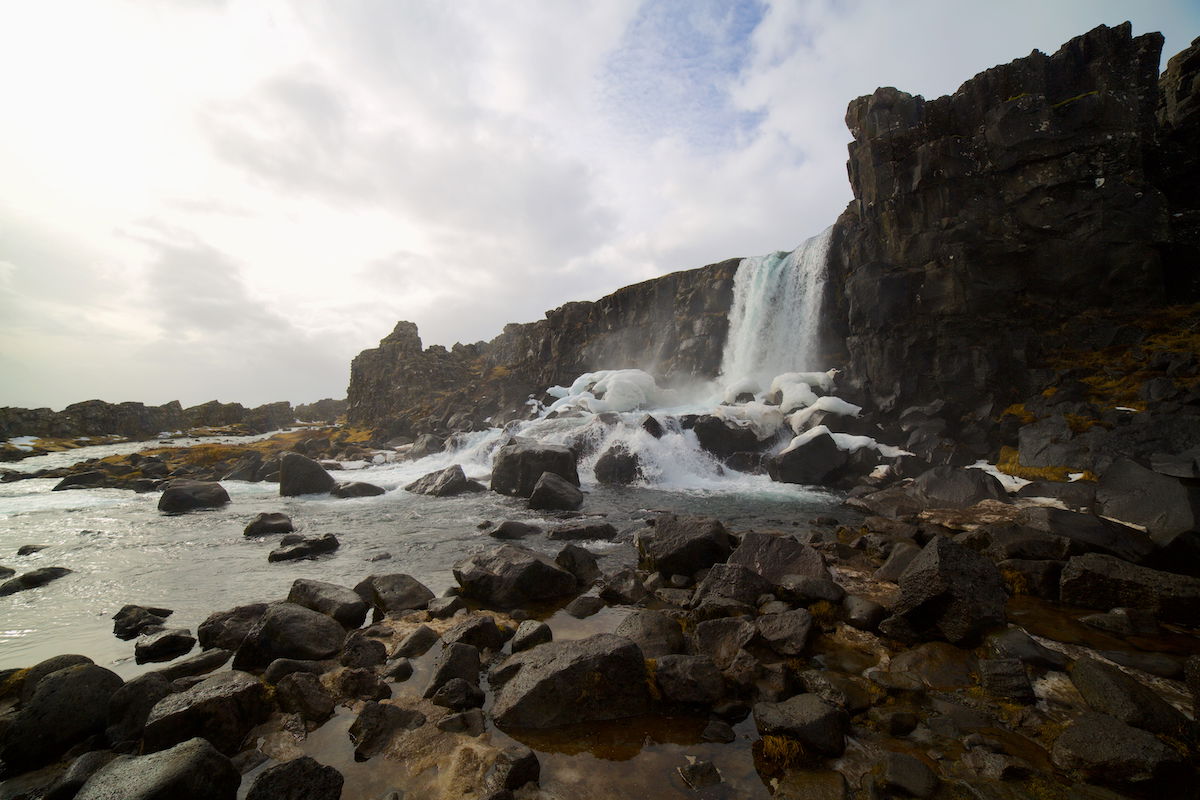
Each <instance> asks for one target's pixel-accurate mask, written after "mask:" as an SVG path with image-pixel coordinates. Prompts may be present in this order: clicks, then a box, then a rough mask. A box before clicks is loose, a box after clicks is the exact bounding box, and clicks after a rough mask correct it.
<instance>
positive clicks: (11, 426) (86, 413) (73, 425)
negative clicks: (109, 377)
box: [0, 400, 295, 439]
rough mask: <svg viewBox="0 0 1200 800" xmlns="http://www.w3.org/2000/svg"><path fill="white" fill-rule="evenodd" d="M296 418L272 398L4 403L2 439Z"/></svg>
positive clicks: (143, 434)
mask: <svg viewBox="0 0 1200 800" xmlns="http://www.w3.org/2000/svg"><path fill="white" fill-rule="evenodd" d="M294 421H295V414H294V413H293V412H292V406H291V404H290V403H287V402H279V403H268V404H267V405H262V406H258V407H257V408H250V409H247V408H245V407H244V406H242V405H241V404H240V403H219V402H217V401H216V400H212V401H209V402H207V403H202V404H201V405H198V406H192V407H190V408H183V407H182V406H181V405H180V404H179V401H178V400H172V401H171V402H169V403H164V404H163V405H161V406H147V405H143V404H142V403H106V402H104V401H103V400H85V401H83V402H82V403H72V404H71V405H69V406H67V407H66V408H64V409H63V410H62V411H52V410H50V409H49V408H11V407H5V408H0V439H8V438H11V437H13V436H40V437H53V438H75V437H79V436H110V435H114V434H115V435H118V436H126V437H129V438H130V439H150V438H153V437H155V436H157V435H158V434H159V433H161V432H163V431H176V430H186V429H190V428H201V427H223V426H226V425H241V426H243V427H245V428H246V429H248V430H250V431H253V432H255V433H265V432H267V431H273V430H276V429H278V428H282V427H284V426H286V425H290V424H291V423H292V422H294Z"/></svg>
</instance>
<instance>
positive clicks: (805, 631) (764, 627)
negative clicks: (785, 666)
mask: <svg viewBox="0 0 1200 800" xmlns="http://www.w3.org/2000/svg"><path fill="white" fill-rule="evenodd" d="M754 625H755V627H756V628H757V629H758V638H759V639H760V640H762V642H763V643H764V644H765V645H766V646H767V647H769V648H771V649H772V650H774V651H775V652H776V653H778V654H779V655H781V656H798V655H800V654H801V653H803V652H804V648H805V647H807V646H808V638H809V636H810V635H811V633H812V628H813V618H812V614H810V613H808V611H807V610H806V609H803V608H797V609H795V610H793V611H785V612H783V613H781V614H763V615H762V616H760V617H758V619H756V620H755V621H754Z"/></svg>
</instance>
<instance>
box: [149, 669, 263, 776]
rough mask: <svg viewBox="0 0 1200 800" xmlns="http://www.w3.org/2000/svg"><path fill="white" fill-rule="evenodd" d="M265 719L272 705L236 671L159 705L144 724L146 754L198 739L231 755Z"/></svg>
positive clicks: (254, 683) (250, 679) (256, 685)
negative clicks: (204, 740) (251, 730)
mask: <svg viewBox="0 0 1200 800" xmlns="http://www.w3.org/2000/svg"><path fill="white" fill-rule="evenodd" d="M270 713H271V701H270V700H269V699H268V696H267V687H266V686H264V685H263V684H262V682H261V681H259V680H258V679H257V678H255V677H254V676H253V675H250V674H248V673H245V672H240V671H237V670H233V671H230V672H222V673H220V674H219V675H214V676H212V677H211V678H206V679H205V680H203V681H201V682H200V683H198V684H196V685H195V686H193V687H192V688H190V689H187V690H186V691H182V692H179V693H177V694H170V695H167V696H166V697H164V698H163V699H161V700H159V701H158V702H157V703H156V704H155V705H154V708H152V709H151V710H150V715H149V716H148V717H147V718H146V728H145V732H144V737H143V738H144V741H145V748H146V750H147V751H151V752H152V751H155V750H165V749H167V748H168V747H172V746H174V745H176V744H179V743H180V742H185V741H187V740H188V739H192V738H194V737H199V738H202V739H207V740H208V741H209V742H210V743H211V744H212V746H213V747H215V748H217V749H218V750H220V751H221V752H222V753H225V754H226V755H232V754H234V753H237V752H238V750H240V749H241V745H242V740H243V739H245V738H246V734H247V733H249V732H250V729H251V728H253V727H254V726H255V725H258V724H259V723H261V722H263V721H265V720H266V718H267V716H268V715H269V714H270Z"/></svg>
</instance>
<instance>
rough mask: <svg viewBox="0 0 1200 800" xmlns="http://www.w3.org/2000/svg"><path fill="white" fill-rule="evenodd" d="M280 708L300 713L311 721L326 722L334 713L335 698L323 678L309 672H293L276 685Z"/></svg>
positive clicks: (276, 699)
mask: <svg viewBox="0 0 1200 800" xmlns="http://www.w3.org/2000/svg"><path fill="white" fill-rule="evenodd" d="M275 701H276V702H277V703H279V708H280V709H281V710H282V711H286V712H288V713H291V714H299V715H300V716H301V717H302V718H303V719H306V720H309V721H311V722H324V721H325V720H327V719H329V717H330V716H332V715H333V707H334V699H333V695H331V694H330V693H329V690H328V689H326V688H325V686H324V684H322V683H321V679H320V678H318V677H317V676H316V675H313V674H312V673H309V672H293V673H291V674H290V675H286V676H284V677H283V678H282V679H281V680H280V681H279V683H278V684H276V686H275Z"/></svg>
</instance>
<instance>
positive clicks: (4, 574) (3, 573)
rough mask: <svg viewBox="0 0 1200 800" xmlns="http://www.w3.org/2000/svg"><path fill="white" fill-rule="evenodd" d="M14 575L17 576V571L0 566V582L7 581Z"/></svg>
mask: <svg viewBox="0 0 1200 800" xmlns="http://www.w3.org/2000/svg"><path fill="white" fill-rule="evenodd" d="M16 574H17V571H16V570H15V569H13V568H12V567H5V566H3V565H0V581H3V580H7V579H9V578H11V577H12V576H13V575H16Z"/></svg>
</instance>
